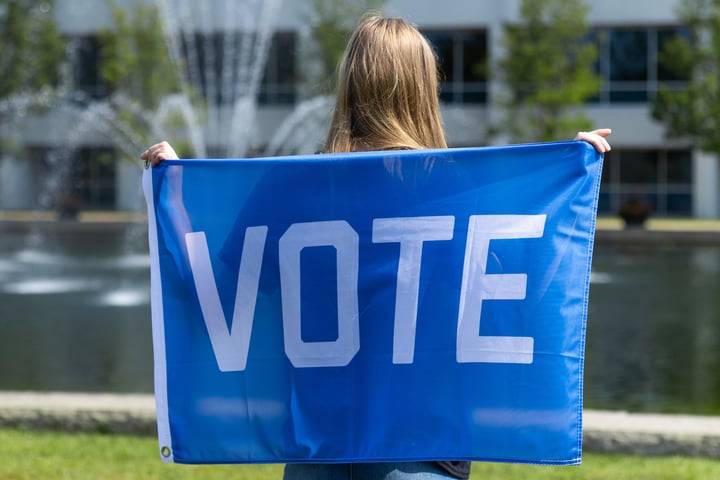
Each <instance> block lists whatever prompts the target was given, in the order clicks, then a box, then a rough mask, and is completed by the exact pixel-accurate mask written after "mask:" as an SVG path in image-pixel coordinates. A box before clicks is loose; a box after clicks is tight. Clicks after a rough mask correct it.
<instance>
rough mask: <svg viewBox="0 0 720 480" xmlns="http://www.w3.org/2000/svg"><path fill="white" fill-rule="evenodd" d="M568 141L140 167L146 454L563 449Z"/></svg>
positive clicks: (569, 260) (577, 338)
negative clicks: (149, 345) (148, 419)
mask: <svg viewBox="0 0 720 480" xmlns="http://www.w3.org/2000/svg"><path fill="white" fill-rule="evenodd" d="M601 166H602V156H601V155H599V154H597V153H596V152H595V151H594V150H593V149H592V148H591V147H590V146H589V145H588V144H586V143H583V142H559V143H547V144H535V145H518V146H509V147H492V148H463V149H446V150H425V151H384V152H369V153H354V154H336V155H310V156H297V157H279V158H259V159H241V160H172V161H165V162H162V163H161V165H160V166H158V167H155V168H152V169H150V170H146V171H145V175H144V177H143V186H144V190H145V196H146V199H147V202H148V217H149V218H148V221H149V239H150V253H151V273H152V317H153V343H154V350H155V388H156V391H155V394H156V398H157V407H158V432H159V440H160V453H161V455H162V457H163V458H164V459H165V460H166V461H175V462H179V463H253V462H271V463H275V462H370V461H405V460H407V461H415V460H488V461H510V462H531V463H544V464H576V463H579V462H580V459H581V452H582V391H583V389H582V379H583V359H584V346H585V325H586V315H587V302H588V288H589V276H590V263H591V257H592V247H593V238H594V233H595V218H596V210H597V199H598V190H599V186H600V172H601Z"/></svg>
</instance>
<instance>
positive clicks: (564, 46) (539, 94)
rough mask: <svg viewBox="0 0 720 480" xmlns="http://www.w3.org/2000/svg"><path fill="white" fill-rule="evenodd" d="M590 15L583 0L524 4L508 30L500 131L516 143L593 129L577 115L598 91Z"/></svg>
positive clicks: (528, 1) (501, 65) (540, 0)
mask: <svg viewBox="0 0 720 480" xmlns="http://www.w3.org/2000/svg"><path fill="white" fill-rule="evenodd" d="M587 13H588V6H587V5H586V4H585V2H584V1H583V0H523V1H522V4H521V7H520V22H519V23H518V24H515V25H508V26H506V28H505V32H504V38H503V41H504V46H505V49H506V51H505V56H504V58H503V59H501V60H500V62H499V64H498V69H499V74H500V77H501V78H502V80H503V81H504V83H505V85H506V87H507V89H508V92H507V96H506V97H507V98H504V99H503V100H502V101H501V104H502V106H503V107H504V109H505V110H506V115H505V118H504V120H503V122H502V124H501V125H499V130H501V131H503V132H505V133H507V134H508V135H509V136H510V137H511V139H512V140H513V141H530V140H531V141H548V140H557V139H558V138H564V137H568V136H572V135H573V134H574V133H575V132H577V131H578V130H586V129H590V128H591V123H590V120H589V119H588V118H587V117H586V116H584V115H582V114H579V113H575V112H573V109H574V107H579V106H581V105H582V104H583V103H584V102H585V101H587V100H588V99H589V98H591V97H592V96H593V95H596V94H597V93H598V91H599V88H600V78H599V77H598V75H597V74H595V72H594V62H595V60H596V58H597V47H596V46H595V45H593V44H592V43H591V42H589V41H587V39H586V38H587V33H588V25H587V20H586V18H587Z"/></svg>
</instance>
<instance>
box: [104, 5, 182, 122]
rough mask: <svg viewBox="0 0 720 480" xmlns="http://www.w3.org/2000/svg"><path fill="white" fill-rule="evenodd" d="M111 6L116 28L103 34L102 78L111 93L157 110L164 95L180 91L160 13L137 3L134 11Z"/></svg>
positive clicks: (148, 6)
mask: <svg viewBox="0 0 720 480" xmlns="http://www.w3.org/2000/svg"><path fill="white" fill-rule="evenodd" d="M110 6H111V9H112V18H113V25H112V26H111V27H110V28H109V29H106V30H103V31H102V32H100V35H99V40H100V52H101V53H100V62H101V64H100V76H101V78H102V80H103V81H104V82H105V84H106V85H107V87H108V89H109V90H110V92H112V93H123V94H125V95H126V96H128V97H130V98H133V99H135V100H136V101H137V102H139V103H140V104H141V105H142V106H143V108H144V109H147V110H154V109H155V108H157V107H158V104H159V102H160V100H161V99H162V98H163V97H164V96H166V95H168V94H171V93H175V92H178V91H179V89H180V82H179V78H178V73H177V70H176V68H175V66H174V64H173V61H172V59H171V58H170V55H169V53H168V50H167V44H166V41H165V37H164V35H163V25H162V22H161V21H160V13H159V12H158V9H157V7H156V6H155V5H152V4H136V5H135V7H134V9H133V10H132V11H130V12H128V11H126V10H124V9H122V8H120V7H118V6H117V5H115V3H114V2H112V1H111V2H110Z"/></svg>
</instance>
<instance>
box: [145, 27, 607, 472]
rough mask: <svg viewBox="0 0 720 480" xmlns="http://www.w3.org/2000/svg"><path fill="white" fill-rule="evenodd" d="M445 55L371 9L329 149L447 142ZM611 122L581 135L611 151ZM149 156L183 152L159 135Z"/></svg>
mask: <svg viewBox="0 0 720 480" xmlns="http://www.w3.org/2000/svg"><path fill="white" fill-rule="evenodd" d="M438 76H439V75H438V69H437V59H436V56H435V53H434V51H433V49H432V48H431V47H430V44H429V43H428V41H427V40H426V39H425V38H424V37H423V35H422V34H421V33H420V32H419V31H418V29H417V28H416V27H415V26H414V25H412V24H410V23H409V22H406V21H404V20H402V19H399V18H387V17H383V16H380V15H371V16H367V17H365V18H364V19H363V20H361V22H360V23H359V24H358V26H357V27H356V29H355V30H354V32H353V33H352V35H351V37H350V40H349V42H348V45H347V47H346V49H345V52H344V54H343V58H342V61H341V63H340V66H339V71H338V85H337V99H336V105H335V109H334V113H333V118H332V123H331V127H330V131H329V133H328V137H327V140H326V143H325V149H324V151H325V152H326V153H340V152H356V151H368V150H406V149H429V148H447V142H446V140H445V132H444V130H443V127H442V121H441V118H440V105H439V97H438ZM610 133H611V130H610V129H609V128H602V129H599V130H594V131H592V132H578V133H577V135H576V136H575V139H576V140H583V141H586V142H588V143H590V144H591V145H592V146H593V147H594V148H595V149H596V150H597V151H598V152H601V153H605V152H608V151H610V148H611V147H610V144H609V143H608V141H607V137H608V136H609V135H610ZM140 158H141V159H142V160H145V161H146V162H147V163H150V164H152V165H157V164H158V163H159V162H161V161H162V160H165V159H176V158H178V157H177V154H176V153H175V151H174V149H173V148H172V146H171V145H170V144H169V143H167V142H161V143H157V144H155V145H152V146H151V147H149V148H148V149H147V150H145V151H144V152H143V153H142V155H141V156H140ZM469 474H470V462H440V461H438V462H430V461H428V462H395V463H365V464H289V465H287V466H286V468H285V474H284V478H285V479H287V480H293V479H321V478H322V479H341V478H368V479H376V478H377V479H388V480H389V479H398V480H399V479H405V478H407V479H410V478H412V479H417V480H421V479H444V478H461V479H467V478H468V477H469Z"/></svg>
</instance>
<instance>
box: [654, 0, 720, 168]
mask: <svg viewBox="0 0 720 480" xmlns="http://www.w3.org/2000/svg"><path fill="white" fill-rule="evenodd" d="M679 14H680V17H681V18H682V20H683V23H684V24H685V25H686V26H687V27H688V29H689V32H690V35H689V36H688V37H684V36H681V35H678V36H676V37H675V38H673V39H672V40H670V41H668V43H667V44H666V46H665V48H664V49H663V51H662V52H661V54H660V59H659V60H660V62H661V64H662V65H663V66H664V67H665V68H667V69H668V70H669V71H670V72H672V73H673V74H674V75H675V76H676V77H678V78H687V79H688V82H687V85H686V87H685V88H681V89H678V88H672V87H671V86H670V85H667V84H666V85H661V88H660V91H659V92H658V95H657V97H656V98H655V101H654V103H653V116H654V117H655V118H656V119H658V120H660V121H661V122H663V123H664V124H665V126H666V131H667V134H668V136H670V137H676V138H677V137H685V138H691V139H692V140H694V141H695V142H696V144H697V145H698V147H700V148H701V149H703V150H705V151H706V152H711V153H715V154H718V155H720V135H718V131H719V130H720V0H683V2H682V3H681V5H680V10H679Z"/></svg>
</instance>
